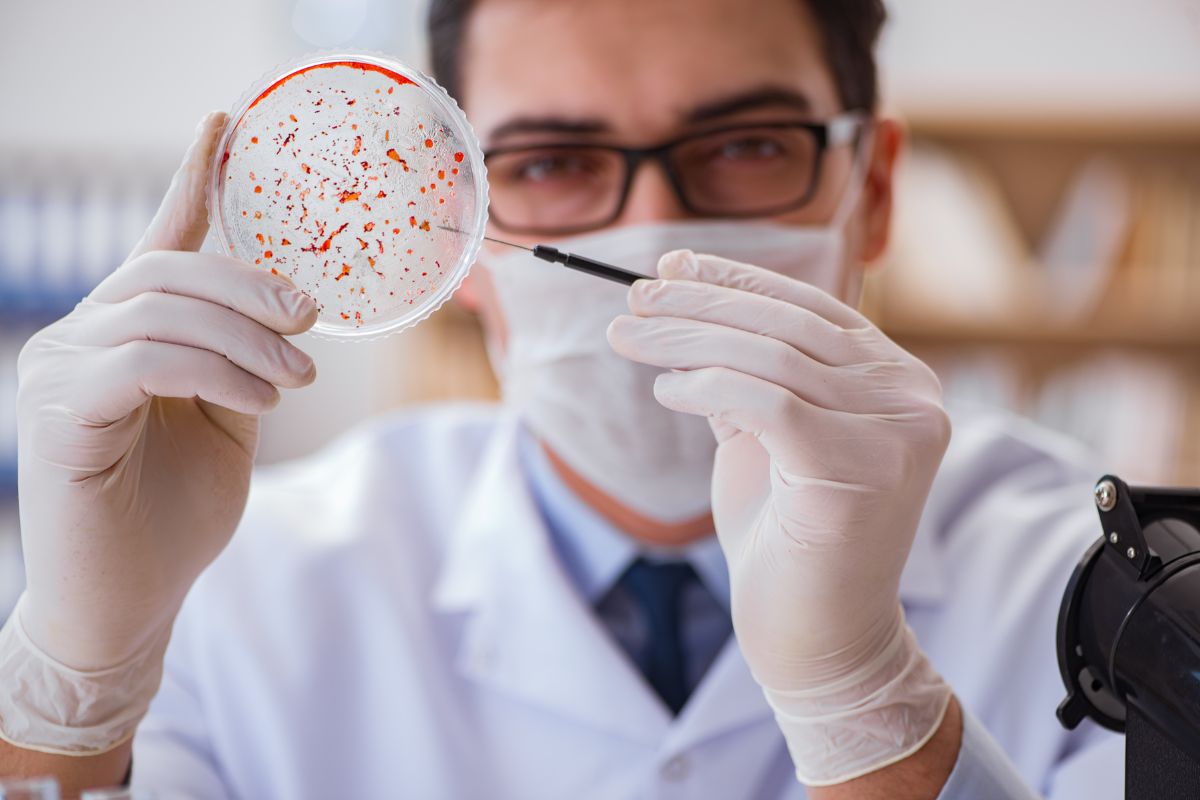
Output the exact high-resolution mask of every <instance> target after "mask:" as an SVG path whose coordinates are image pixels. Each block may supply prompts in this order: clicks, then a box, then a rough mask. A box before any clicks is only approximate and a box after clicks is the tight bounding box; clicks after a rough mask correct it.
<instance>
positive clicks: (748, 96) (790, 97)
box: [684, 86, 812, 124]
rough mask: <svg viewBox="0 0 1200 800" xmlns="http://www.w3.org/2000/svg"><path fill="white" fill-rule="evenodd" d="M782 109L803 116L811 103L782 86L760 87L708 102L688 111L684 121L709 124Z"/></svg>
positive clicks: (803, 95) (807, 111)
mask: <svg viewBox="0 0 1200 800" xmlns="http://www.w3.org/2000/svg"><path fill="white" fill-rule="evenodd" d="M771 107H783V108H790V109H792V110H794V111H800V112H803V113H805V114H809V113H811V112H812V102H811V101H810V100H809V99H808V95H805V94H803V93H801V92H797V91H796V90H794V89H785V88H783V87H782V86H760V87H758V88H756V89H751V90H750V91H744V92H738V93H737V94H735V95H731V96H729V97H721V98H718V99H716V100H710V101H709V102H707V103H704V104H703V105H700V106H697V107H696V108H693V109H692V110H691V111H689V112H688V113H687V114H686V115H685V116H684V119H685V120H686V121H687V122H689V123H692V124H695V123H698V122H711V121H712V120H714V119H720V118H721V117H728V116H732V115H733V114H738V113H741V112H743V111H757V110H758V109H760V108H771Z"/></svg>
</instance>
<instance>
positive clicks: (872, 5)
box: [428, 0, 887, 111]
mask: <svg viewBox="0 0 1200 800" xmlns="http://www.w3.org/2000/svg"><path fill="white" fill-rule="evenodd" d="M803 2H805V3H807V4H808V8H809V11H810V12H811V13H812V15H813V17H814V18H815V19H816V21H817V24H818V25H819V26H820V28H821V33H822V44H823V46H824V49H825V61H826V62H827V63H828V64H829V69H830V72H832V73H833V80H834V83H836V85H837V90H838V99H839V100H841V102H842V106H843V107H844V108H846V109H865V110H871V111H873V110H874V109H875V106H876V104H877V103H878V100H879V85H878V78H877V76H876V69H875V43H876V41H878V39H879V32H880V30H882V28H883V23H884V22H885V21H886V20H887V9H886V8H884V5H883V0H803ZM475 3H476V0H431V2H430V5H429V18H428V32H429V55H430V61H431V66H432V68H433V77H434V78H435V79H436V80H437V82H438V83H440V84H441V85H442V86H444V87H445V88H446V91H448V92H449V93H450V94H452V95H454V96H455V97H458V96H459V92H460V91H461V89H462V74H461V68H462V43H463V39H464V37H465V36H466V29H467V18H468V17H469V16H470V13H471V9H472V8H473V7H474V6H475Z"/></svg>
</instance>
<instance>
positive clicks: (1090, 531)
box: [0, 0, 1120, 798]
mask: <svg viewBox="0 0 1200 800" xmlns="http://www.w3.org/2000/svg"><path fill="white" fill-rule="evenodd" d="M882 21H883V11H882V8H881V7H880V6H879V5H878V3H877V2H870V0H856V2H847V1H846V0H836V1H835V0H762V2H761V3H759V4H757V5H756V6H755V7H754V9H753V13H747V10H746V6H745V4H744V3H740V2H737V0H701V1H698V0H657V1H656V2H644V1H643V2H634V0H610V1H606V2H604V3H595V2H592V3H585V2H550V1H549V0H476V1H475V2H469V1H468V0H457V1H451V0H442V2H436V3H435V4H434V7H433V10H432V14H431V44H432V50H433V59H434V63H435V68H436V72H437V74H438V76H439V78H440V79H441V80H442V81H444V82H445V83H446V84H447V86H448V87H449V88H450V90H451V91H452V92H453V93H454V94H455V95H456V96H457V97H458V99H459V100H460V102H461V103H462V104H463V107H464V109H465V110H466V111H467V113H468V115H469V116H470V117H471V118H472V120H473V123H474V125H475V127H476V129H477V131H478V132H479V134H480V138H481V140H482V143H483V145H484V148H485V151H486V152H487V154H488V156H487V160H488V167H489V176H490V182H491V189H492V195H491V202H492V225H493V227H494V229H495V233H496V234H497V235H502V236H509V237H512V238H516V239H518V240H520V241H526V242H532V241H542V240H547V239H549V240H559V239H562V238H563V237H565V236H567V235H568V234H578V233H582V234H583V235H582V236H581V237H579V238H572V239H569V240H566V241H567V245H566V246H567V247H569V248H570V249H574V250H578V251H579V252H583V253H587V254H588V255H592V256H595V257H599V258H602V259H607V260H611V261H613V262H615V263H619V264H623V265H627V266H630V267H634V268H636V269H639V270H641V271H643V272H645V273H646V274H648V275H655V274H656V275H657V276H658V279H657V280H647V281H641V282H639V283H638V284H636V285H635V286H634V287H632V288H631V289H630V290H629V291H628V293H626V292H625V291H624V290H623V289H621V288H620V287H615V286H613V285H610V284H606V283H603V282H600V281H596V280H595V279H592V278H588V277H585V276H578V275H574V274H571V273H567V272H565V271H561V272H560V271H552V270H548V269H546V268H544V267H537V266H534V264H535V263H536V262H531V261H528V260H527V257H526V256H523V255H517V256H510V255H507V254H504V253H501V252H499V251H489V252H488V253H485V255H484V257H483V258H482V259H481V263H480V265H479V266H478V268H477V269H476V270H475V272H474V274H473V276H472V278H471V280H470V282H469V283H468V284H467V285H466V286H464V287H463V290H462V292H461V293H460V295H461V299H462V300H463V301H464V302H466V303H468V304H469V305H471V306H473V307H475V308H477V309H478V311H479V313H480V315H481V317H482V319H483V321H484V324H485V327H486V329H487V334H488V337H489V344H490V347H491V350H492V353H493V356H494V360H495V362H496V364H497V367H498V371H499V375H500V378H501V382H502V384H503V387H504V394H505V403H504V405H503V407H502V408H500V409H493V408H446V409H434V410H430V411H423V412H417V413H414V414H412V415H406V416H401V417H398V418H396V419H391V420H386V421H382V422H379V423H376V424H374V425H371V426H368V427H366V428H364V429H362V430H360V431H359V432H357V433H355V434H352V435H351V436H349V437H347V438H346V439H344V440H343V441H341V442H340V443H338V444H336V445H334V446H333V447H331V448H330V449H329V450H328V451H326V452H324V453H322V454H320V455H318V456H316V457H314V458H312V459H308V460H306V461H303V462H300V463H298V464H294V465H288V466H284V467H281V468H277V469H272V470H269V471H267V472H266V473H264V474H262V475H261V476H260V477H259V478H258V479H257V480H256V484H255V486H254V489H253V490H252V491H249V489H248V483H249V475H250V462H251V458H252V453H253V449H254V443H255V441H256V435H257V420H258V416H259V415H260V414H261V413H264V412H265V411H266V410H268V409H269V408H270V406H271V405H272V404H273V403H274V400H275V397H276V392H277V390H276V387H280V386H282V387H292V386H299V385H303V384H305V383H307V382H309V381H311V380H312V379H313V370H312V364H311V361H309V360H308V359H307V357H306V356H304V354H303V353H301V352H300V351H299V350H297V349H296V348H295V347H294V346H293V345H291V344H289V343H288V342H286V340H284V339H283V338H282V336H281V334H290V333H295V332H298V331H301V330H304V329H306V328H307V327H308V326H310V325H311V324H312V322H313V318H314V314H315V310H314V308H313V306H312V304H311V302H309V301H308V300H307V299H306V298H304V297H303V296H302V295H299V293H297V292H295V291H294V290H293V289H292V288H291V287H289V286H287V285H285V284H284V283H282V282H280V281H277V280H274V279H273V278H271V277H270V276H268V275H266V274H265V273H262V272H260V271H256V270H254V269H252V268H250V267H248V266H246V265H242V264H239V263H237V262H233V261H231V260H230V259H223V258H217V257H213V256H208V255H198V254H195V253H192V252H190V251H192V250H194V249H195V248H196V247H198V246H199V243H200V241H201V240H202V238H203V236H204V230H205V222H204V208H203V199H202V198H203V184H204V180H203V179H204V176H205V175H206V170H207V167H208V165H209V164H210V163H211V159H212V156H213V147H214V141H215V137H216V135H217V132H218V129H219V128H220V126H221V124H222V123H223V121H224V120H223V117H222V116H221V115H215V116H210V117H209V118H206V120H205V122H204V123H202V125H201V129H200V131H199V134H198V137H197V142H196V144H195V145H194V146H193V149H192V151H190V153H189V155H188V156H187V158H186V159H185V162H184V166H183V167H182V169H181V171H180V174H179V176H178V177H177V179H176V181H175V182H174V184H173V186H172V189H171V190H170V192H169V194H168V196H167V198H166V199H165V200H164V206H163V210H162V211H161V212H160V214H159V216H158V218H156V220H155V222H154V223H153V224H152V226H151V228H150V230H149V231H148V232H147V234H146V236H145V238H144V239H143V241H142V243H141V244H140V245H139V247H138V248H137V250H136V252H135V254H134V256H133V257H132V258H131V260H130V261H129V262H128V263H127V264H126V265H124V266H123V267H122V268H121V269H119V270H118V271H117V272H116V273H114V275H113V276H112V277H111V278H110V279H108V280H107V281H105V282H104V284H102V285H101V286H100V287H98V288H97V290H96V291H95V292H94V293H93V294H92V295H91V296H90V298H89V299H88V300H87V301H86V302H84V303H83V304H81V305H80V307H79V308H77V309H76V310H75V311H74V312H72V314H71V315H69V316H68V317H67V318H65V319H64V320H62V321H60V322H59V323H56V324H55V325H53V326H51V327H50V328H48V329H46V330H45V331H43V332H41V333H40V334H39V335H38V336H36V337H35V338H34V340H33V341H32V342H31V343H30V345H29V346H28V348H27V349H26V351H25V353H24V354H23V358H22V364H21V378H22V384H21V396H20V401H19V403H20V414H21V420H22V422H21V424H22V432H21V436H22V439H21V456H22V461H21V470H22V472H21V489H22V514H23V520H22V521H23V529H24V533H25V536H26V553H27V566H28V572H29V589H28V591H27V593H26V595H25V596H24V597H23V599H22V602H21V605H20V607H19V611H18V613H17V614H16V615H14V617H15V619H16V621H14V622H12V623H10V624H9V625H8V626H7V627H6V628H5V630H4V631H3V633H2V634H0V654H2V656H3V659H2V661H0V664H2V666H3V669H4V670H5V671H4V684H3V685H4V686H5V687H6V691H8V687H21V688H20V689H19V690H17V689H15V688H14V689H13V690H11V691H8V693H7V694H6V695H5V696H4V697H3V699H2V701H0V732H2V733H3V735H4V738H5V740H6V741H7V742H9V744H8V745H6V746H5V747H4V749H3V750H0V759H2V760H0V764H2V765H3V770H4V772H5V773H26V774H34V773H46V772H51V773H54V774H57V775H58V776H60V778H61V779H62V780H63V781H64V782H65V783H66V784H67V785H68V786H73V787H78V786H86V785H96V784H103V783H112V782H116V781H118V780H120V779H121V777H122V776H123V775H124V774H125V772H126V770H127V769H128V767H129V764H130V759H131V753H133V756H134V757H133V759H132V760H133V764H134V768H133V781H134V783H135V784H142V785H146V786H151V787H157V788H159V789H160V790H162V791H164V792H167V793H169V792H172V791H174V792H179V793H181V794H184V795H186V796H199V797H226V796H240V797H314V798H326V797H374V796H411V797H421V798H425V797H502V798H507V797H513V798H539V797H547V798H551V797H553V798H560V797H568V796H576V797H604V798H608V797H642V796H651V795H653V796H663V797H670V796H679V797H719V798H740V797H745V798H797V797H803V796H805V795H806V794H807V796H809V797H813V798H818V797H820V798H841V797H856V798H873V797H888V798H897V797H914V798H917V797H924V798H932V797H938V796H942V797H947V798H967V797H971V798H979V797H1006V798H1007V797H1027V796H1031V793H1032V792H1033V791H1043V792H1047V793H1049V794H1050V795H1051V796H1053V797H1056V798H1058V797H1099V796H1105V793H1107V796H1114V797H1115V796H1117V794H1118V793H1119V791H1120V759H1119V758H1118V757H1116V755H1115V754H1117V753H1119V741H1118V740H1115V739H1112V738H1108V737H1104V736H1102V735H1100V734H1098V733H1097V732H1096V731H1094V730H1087V731H1083V732H1080V733H1077V734H1067V733H1065V732H1063V731H1061V730H1059V729H1058V728H1057V726H1056V723H1055V722H1054V720H1053V717H1052V708H1053V705H1054V702H1055V700H1056V699H1057V695H1058V693H1059V687H1058V679H1057V674H1056V671H1055V668H1054V659H1053V645H1052V639H1051V632H1052V629H1053V628H1052V626H1053V618H1054V615H1055V611H1056V608H1057V599H1058V597H1059V595H1060V593H1061V590H1062V586H1063V584H1064V582H1065V580H1066V577H1067V575H1068V572H1069V569H1070V566H1071V565H1072V564H1073V563H1074V560H1075V558H1076V557H1077V555H1078V554H1079V553H1080V552H1082V550H1083V549H1084V547H1085V546H1086V544H1087V543H1088V542H1090V541H1091V540H1092V539H1094V538H1095V531H1094V528H1093V525H1094V522H1093V516H1092V511H1091V509H1090V508H1089V504H1088V494H1087V487H1086V481H1087V479H1088V477H1090V476H1088V475H1087V474H1086V471H1084V472H1081V471H1080V470H1078V469H1077V468H1076V467H1073V466H1072V465H1071V462H1070V460H1069V455H1064V454H1063V453H1062V452H1060V448H1059V447H1058V446H1057V445H1055V444H1054V443H1053V442H1047V441H1039V439H1042V440H1044V439H1045V437H1044V436H1042V435H1040V434H1037V433H1036V432H1034V433H1031V432H1029V431H1028V430H1026V429H1024V428H1022V427H1021V426H1020V424H1019V423H1016V422H1014V421H1006V422H1002V423H1000V422H996V421H994V420H993V421H983V422H979V421H968V422H964V423H963V424H960V425H959V426H958V427H957V429H956V432H955V434H954V441H953V443H952V444H948V439H949V437H950V429H949V423H948V420H947V417H946V415H945V412H944V411H943V410H942V408H941V405H940V400H939V395H940V391H939V388H938V385H937V381H936V379H934V377H933V376H932V374H931V373H930V371H929V370H928V369H927V368H926V367H925V366H924V365H923V364H921V363H920V362H919V361H917V360H916V359H914V358H913V357H912V356H910V355H909V354H907V353H905V352H904V351H903V350H901V349H900V348H899V347H897V346H896V345H895V344H893V343H892V342H890V341H889V340H888V339H887V338H886V337H884V336H883V335H882V334H881V333H880V332H879V331H878V330H877V329H875V328H874V327H873V326H872V325H870V324H869V323H868V322H867V321H866V320H864V319H863V318H862V317H860V316H859V315H858V314H857V312H855V311H854V310H853V309H852V308H851V306H852V305H853V303H854V302H855V301H856V300H857V298H858V293H859V288H860V285H861V275H862V266H861V265H863V264H865V263H868V262H870V261H872V260H873V259H874V258H875V257H876V256H877V255H878V254H879V252H880V251H881V250H882V249H883V247H884V245H885V243H886V238H887V228H888V220H889V215H890V203H891V182H892V172H893V166H894V162H895V158H896V155H897V152H898V150H899V147H900V132H899V130H898V127H897V125H896V124H895V123H894V122H890V121H887V120H883V119H877V118H875V116H874V114H873V111H874V108H875V104H876V96H875V92H876V90H875V77H874V63H873V59H872V54H871V48H872V46H873V44H874V41H875V38H876V35H877V33H878V29H879V27H880V25H881V24H882ZM738 220H740V221H738ZM664 254H665V255H664ZM697 254H699V255H697ZM710 254H712V255H710ZM660 256H661V260H660V258H659V257H660ZM656 262H657V263H656ZM606 339H607V341H606ZM947 447H949V449H948V450H947ZM943 456H944V458H943ZM939 466H940V472H939ZM935 473H937V474H938V477H937V480H936V481H935V480H934V476H935ZM247 493H249V496H250V500H249V503H248V505H247V504H246V497H247ZM244 506H245V510H244V513H243V507H244ZM710 509H711V514H710ZM714 524H715V531H716V537H713V536H712V535H711V534H712V532H713V529H714ZM235 527H238V528H239V533H238V534H237V536H236V537H233V538H232V541H230V538H231V535H232V533H233V531H234V528H235ZM226 544H228V545H229V546H228V547H226ZM223 549H224V552H223V553H222V554H221V555H220V557H219V558H217V555H218V553H220V552H221V551H222V550H223ZM214 559H216V560H215V563H212V566H211V567H210V568H208V569H207V570H206V569H205V568H206V567H208V565H209V564H210V562H213V560H214ZM202 571H203V572H204V574H203V575H200V573H201V572H202ZM198 575H199V578H197V576H198ZM193 584H194V586H193ZM189 590H190V594H189ZM185 595H188V597H187V602H186V603H184V596H185ZM181 607H182V610H180V608H181ZM731 627H732V631H733V632H734V633H735V634H736V639H734V638H733V637H731V636H730V630H731ZM168 639H170V649H169V650H167V642H168ZM164 652H165V665H166V666H165V672H160V670H161V668H162V664H163V662H164ZM160 677H161V690H159V681H160ZM952 687H953V688H952ZM156 690H158V696H157V698H156V700H155V702H154V707H153V709H152V710H151V711H150V713H149V716H145V717H144V719H143V716H144V715H145V713H146V709H147V705H148V703H149V702H150V699H151V697H152V696H153V695H154V694H155V692H156ZM135 729H138V731H139V733H138V737H137V740H136V743H135V745H134V746H132V747H131V744H130V741H129V737H130V736H131V735H132V733H133V731H134V730H135ZM1001 746H1002V747H1003V750H1004V751H1007V753H1008V755H1007V756H1006V755H1005V753H1004V752H1003V751H1002V749H1001ZM134 751H136V752H134ZM1010 758H1011V762H1010ZM1014 764H1015V765H1014Z"/></svg>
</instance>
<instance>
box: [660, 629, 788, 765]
mask: <svg viewBox="0 0 1200 800" xmlns="http://www.w3.org/2000/svg"><path fill="white" fill-rule="evenodd" d="M770 717H771V707H770V706H769V705H767V700H766V698H765V697H764V696H763V693H762V689H761V688H760V687H759V685H758V683H756V682H755V680H754V676H753V675H752V674H751V672H750V667H749V665H747V664H746V659H745V658H743V656H742V650H741V648H740V647H738V645H737V641H736V640H735V639H734V637H733V636H732V635H731V636H730V637H729V640H728V641H726V642H725V646H724V647H722V648H721V652H720V653H719V654H718V655H717V658H716V661H714V662H713V664H712V666H710V667H709V668H708V672H707V674H705V676H704V679H703V680H701V681H700V685H699V686H697V687H696V690H695V691H694V692H693V693H692V696H691V697H689V698H688V701H687V704H686V705H684V707H683V711H682V712H681V713H680V715H679V719H678V721H677V723H676V725H675V727H674V728H672V730H671V732H670V734H669V735H668V737H667V742H666V747H667V748H669V749H670V750H671V751H672V752H683V751H685V750H687V749H689V748H691V747H693V746H695V745H697V744H700V743H701V742H704V741H707V740H709V739H713V738H716V737H718V736H723V735H725V734H727V733H731V732H733V731H735V730H737V729H738V728H741V727H744V726H746V725H750V724H753V723H756V722H760V721H762V720H766V719H769V718H770Z"/></svg>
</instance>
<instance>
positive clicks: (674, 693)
mask: <svg viewBox="0 0 1200 800" xmlns="http://www.w3.org/2000/svg"><path fill="white" fill-rule="evenodd" d="M699 581H700V579H699V577H698V576H697V575H696V571H695V570H694V569H692V565H691V564H688V563H687V562H686V561H647V560H646V559H644V558H638V559H636V560H635V561H634V562H633V563H632V564H631V565H630V566H629V568H628V569H627V570H625V573H624V574H623V575H622V576H621V578H620V580H618V581H617V589H619V590H623V591H624V592H625V593H627V595H628V597H629V598H630V600H631V601H632V602H633V604H634V606H635V607H636V608H637V610H638V613H639V616H640V617H641V619H642V622H643V623H644V624H645V626H646V634H647V635H646V636H645V637H644V638H643V639H642V641H641V642H639V643H638V644H637V645H636V646H633V647H627V651H628V652H629V656H630V658H632V659H633V661H634V663H636V664H637V666H638V669H640V670H641V672H642V675H644V676H645V677H646V681H647V682H648V683H649V684H650V685H651V686H652V687H654V691H656V692H657V693H658V696H659V697H661V698H662V700H663V702H664V703H666V704H667V707H668V708H670V709H671V711H672V712H673V713H675V714H678V713H679V710H680V709H681V708H683V704H684V702H685V701H686V700H687V697H688V693H689V687H688V683H687V678H686V670H687V663H686V659H685V653H684V644H683V641H682V638H683V637H682V622H681V616H682V614H681V605H682V604H681V602H680V601H681V598H682V597H683V593H684V590H685V589H687V588H688V587H689V586H691V585H693V584H697V583H699Z"/></svg>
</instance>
